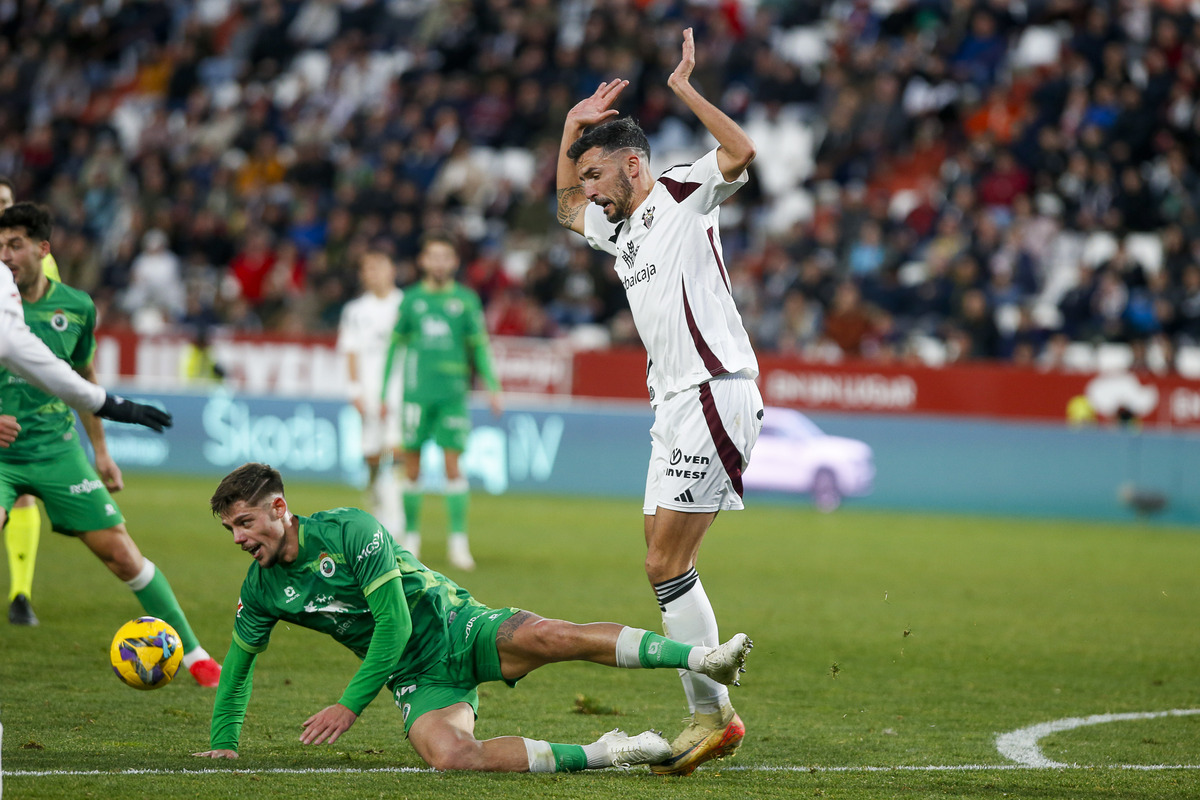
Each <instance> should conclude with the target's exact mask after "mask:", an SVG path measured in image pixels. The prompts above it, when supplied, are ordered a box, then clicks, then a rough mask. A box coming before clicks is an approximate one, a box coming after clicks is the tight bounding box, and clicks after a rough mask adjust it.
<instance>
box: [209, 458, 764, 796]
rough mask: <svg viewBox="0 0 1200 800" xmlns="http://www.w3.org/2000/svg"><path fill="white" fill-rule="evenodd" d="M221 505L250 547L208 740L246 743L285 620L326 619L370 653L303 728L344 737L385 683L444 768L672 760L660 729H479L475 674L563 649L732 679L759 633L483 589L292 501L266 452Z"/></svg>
mask: <svg viewBox="0 0 1200 800" xmlns="http://www.w3.org/2000/svg"><path fill="white" fill-rule="evenodd" d="M211 506H212V511H213V514H215V515H216V516H218V517H219V518H220V520H221V524H222V525H224V526H225V527H226V528H227V529H229V530H230V531H231V532H232V533H233V542H234V544H236V545H238V546H239V547H241V548H242V549H243V550H245V551H246V552H247V553H249V554H250V556H251V557H252V558H253V559H254V563H253V564H251V565H250V570H249V572H248V573H247V575H246V580H245V581H244V582H243V583H242V591H241V597H239V598H238V608H237V614H236V616H235V618H234V624H233V642H232V644H231V645H230V647H229V654H228V655H227V656H226V657H225V664H224V670H223V672H222V675H221V685H220V687H219V688H218V689H217V699H216V703H215V705H214V707H213V718H212V730H211V738H210V745H211V747H212V749H211V750H207V751H205V752H203V753H195V755H197V756H201V757H206V758H237V757H238V754H237V747H238V740H239V738H240V734H241V728H242V721H243V719H244V718H245V713H246V705H247V703H248V702H249V699H250V686H251V675H252V672H253V668H254V661H255V658H256V657H257V655H258V654H259V653H261V652H262V651H263V650H265V649H266V647H267V644H268V642H269V640H270V637H271V630H272V629H273V628H274V626H275V623H277V622H279V621H280V620H283V621H284V622H288V623H292V624H295V625H302V626H304V627H306V628H311V629H313V630H316V631H320V632H322V633H327V634H329V635H330V636H332V637H333V638H334V639H335V640H336V641H338V642H340V643H341V644H343V645H345V646H346V647H348V648H349V649H350V650H351V651H353V652H354V654H355V655H357V656H358V657H359V658H361V659H362V665H361V666H360V667H359V668H358V671H357V672H356V673H355V674H354V677H353V678H352V679H351V680H350V682H349V684H348V685H347V686H346V688H345V690H344V691H343V692H342V695H341V697H340V698H339V699H338V701H337V702H336V703H334V704H333V705H331V706H328V707H327V708H324V709H322V710H321V711H318V712H317V713H316V714H313V715H312V716H311V717H309V718H308V719H307V720H305V721H304V732H303V733H302V734H301V735H300V741H301V742H304V743H305V744H320V743H321V742H328V743H330V744H332V743H333V742H336V741H337V739H338V737H339V736H341V735H342V734H343V733H345V732H346V730H348V729H349V728H350V726H351V725H353V724H354V721H355V720H356V719H358V717H359V715H360V714H361V713H362V711H363V709H364V708H366V707H367V705H368V704H369V703H370V702H371V701H372V700H373V699H374V698H375V696H376V695H377V694H378V693H379V690H380V688H382V687H383V686H387V687H388V688H389V689H390V690H391V691H392V694H393V695H394V697H395V699H396V705H397V706H399V708H400V710H401V711H402V713H403V714H404V729H405V731H406V732H407V733H408V739H409V741H410V742H412V745H413V748H414V749H415V750H416V751H417V754H418V755H419V756H421V758H422V759H424V760H425V762H426V763H427V764H429V765H430V766H432V767H434V768H435V769H456V770H486V771H495V772H526V771H528V772H573V771H576V770H582V769H599V768H602V767H611V766H622V767H623V766H630V765H634V764H653V763H656V762H659V761H662V760H663V759H665V758H667V757H668V756H670V754H671V745H670V743H668V742H667V740H666V739H664V738H663V737H662V736H660V735H659V734H657V733H655V732H653V731H646V732H644V733H639V734H637V735H635V736H629V735H626V734H625V733H624V732H622V731H619V730H615V731H612V732H610V733H606V734H604V735H603V736H601V737H600V738H599V739H598V740H597V741H595V742H593V743H592V744H589V745H570V744H551V743H549V742H546V741H541V740H536V739H527V738H523V737H520V736H500V737H497V738H494V739H487V740H485V741H480V740H478V739H476V738H475V717H476V712H477V710H478V707H479V695H478V693H477V691H476V687H477V686H478V685H479V684H480V683H483V682H485V681H504V682H505V683H507V684H508V685H509V686H513V685H515V684H516V682H517V681H518V680H520V679H521V678H523V677H524V676H525V675H527V674H528V673H529V672H531V671H533V670H535V669H537V668H538V667H540V666H542V665H544V664H550V663H553V662H556V661H591V662H594V663H597V664H604V665H606V666H610V667H624V668H626V669H638V668H642V667H646V668H652V669H653V668H660V667H671V668H676V669H686V670H690V671H692V672H696V673H699V674H702V675H707V676H709V677H710V678H712V679H713V680H716V681H719V682H720V683H722V684H736V681H737V677H738V674H739V673H740V672H742V671H744V670H743V669H742V667H743V665H744V663H745V659H746V654H747V653H748V652H749V650H750V647H751V643H750V640H749V639H747V638H746V635H745V634H741V633H739V634H738V635H737V636H734V637H733V638H732V639H730V640H729V641H728V642H726V643H725V644H723V645H721V646H719V647H715V648H708V647H702V646H701V647H692V646H689V645H685V644H681V643H679V642H674V641H671V640H670V639H667V638H664V637H662V636H659V635H658V634H656V633H650V632H648V631H643V630H639V629H637V628H628V627H624V626H622V625H617V624H614V623H610V622H595V623H591V624H588V625H577V624H574V623H571V622H564V621H562V620H557V619H544V618H542V617H539V616H537V615H535V614H531V613H530V612H528V611H522V610H519V609H516V608H489V607H487V606H484V605H481V604H480V603H479V602H477V601H476V600H475V599H474V598H473V597H471V595H470V594H469V593H468V592H467V591H466V590H465V589H463V588H462V587H460V586H458V585H457V584H455V583H454V582H453V581H451V580H449V579H448V578H446V577H445V576H443V575H441V574H439V573H437V572H433V571H432V570H429V569H426V568H425V567H424V566H423V565H422V564H421V563H420V562H419V561H417V559H416V558H415V557H413V555H412V553H410V552H408V551H407V550H405V549H403V548H401V547H400V546H398V545H396V544H395V543H394V542H393V540H392V537H391V536H389V535H388V533H387V532H386V531H384V530H383V528H382V527H381V526H380V524H379V522H378V521H377V520H376V519H375V518H374V517H372V516H371V515H369V514H367V513H366V512H364V511H360V510H358V509H350V508H339V509H334V510H332V511H323V512H319V513H317V514H314V515H313V516H311V517H301V516H297V515H295V514H293V513H292V512H291V510H290V509H289V508H288V503H287V500H286V499H285V498H284V491H283V479H282V477H281V476H280V474H279V473H278V472H277V471H276V470H274V469H273V468H271V467H269V466H267V465H266V464H255V463H251V464H245V465H243V466H241V467H239V468H238V469H236V470H234V471H233V472H231V473H230V474H229V475H227V476H225V478H224V479H223V480H222V481H221V483H220V485H218V486H217V490H216V492H215V493H214V494H213V496H212V500H211Z"/></svg>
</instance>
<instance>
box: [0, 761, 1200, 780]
mask: <svg viewBox="0 0 1200 800" xmlns="http://www.w3.org/2000/svg"><path fill="white" fill-rule="evenodd" d="M1063 768H1066V769H1080V770H1099V769H1112V770H1137V771H1146V772H1158V771H1162V770H1195V769H1200V764H1100V765H1095V766H1088V765H1081V764H1070V765H1066V766H1065V767H1056V768H1055V769H1063ZM712 769H713V770H714V771H719V772H795V773H847V772H849V773H858V772H862V773H873V772H1010V771H1015V770H1032V769H1041V768H1040V767H1032V766H1028V765H1022V764H946V765H934V764H930V765H920V764H910V765H898V766H893V767H877V766H876V767H873V766H860V767H790V766H770V765H766V764H763V765H755V766H744V767H733V766H730V767H726V766H714V767H713V768H712ZM422 773H424V774H429V775H436V774H439V773H438V772H437V771H436V770H433V769H428V768H421V767H367V768H355V767H312V768H287V767H279V768H271V769H212V768H210V769H122V770H106V769H47V770H35V769H18V770H12V771H5V772H4V773H2V774H3V776H4V777H5V778H55V777H77V776H82V777H97V776H101V775H182V776H188V775H196V776H200V775H330V774H336V775H380V774H384V775H392V774H409V775H412V774H422Z"/></svg>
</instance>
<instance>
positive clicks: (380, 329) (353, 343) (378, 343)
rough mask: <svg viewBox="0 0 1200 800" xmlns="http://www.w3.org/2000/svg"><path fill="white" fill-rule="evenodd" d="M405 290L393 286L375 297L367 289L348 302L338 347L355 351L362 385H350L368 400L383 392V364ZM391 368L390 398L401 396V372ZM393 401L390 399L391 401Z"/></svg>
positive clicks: (344, 351) (341, 324)
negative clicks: (366, 291)
mask: <svg viewBox="0 0 1200 800" xmlns="http://www.w3.org/2000/svg"><path fill="white" fill-rule="evenodd" d="M403 297H404V292H402V291H400V290H399V289H392V291H391V292H389V293H388V294H387V296H386V297H376V296H375V295H374V294H371V293H370V292H368V293H367V294H364V295H362V296H360V297H357V298H355V299H354V300H351V301H350V302H349V303H346V306H345V308H343V309H342V318H341V322H340V323H339V324H338V340H337V346H338V350H340V351H342V352H343V353H354V355H355V359H356V360H357V362H358V381H359V386H357V387H351V388H350V392H351V394H352V395H353V396H352V397H351V398H350V399H352V400H353V399H355V397H362V398H363V399H365V400H367V401H371V400H377V399H378V398H379V397H381V396H382V394H383V368H384V366H385V364H386V362H387V352H388V345H389V344H390V343H391V340H392V330H393V329H394V328H395V327H396V317H397V315H398V314H399V312H400V300H401V299H402V298H403ZM402 371H403V370H398V369H395V370H392V382H391V386H389V387H388V399H389V401H391V400H392V399H393V398H394V399H395V402H397V403H398V402H399V400H400V373H401V372H402ZM390 404H391V403H390V402H389V405H390Z"/></svg>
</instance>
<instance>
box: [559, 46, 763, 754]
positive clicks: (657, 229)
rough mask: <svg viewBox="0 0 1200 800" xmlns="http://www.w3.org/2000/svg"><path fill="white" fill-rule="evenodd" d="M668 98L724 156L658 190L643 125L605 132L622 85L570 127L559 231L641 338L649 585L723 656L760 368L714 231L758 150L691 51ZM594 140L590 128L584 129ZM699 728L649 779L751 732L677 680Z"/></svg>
mask: <svg viewBox="0 0 1200 800" xmlns="http://www.w3.org/2000/svg"><path fill="white" fill-rule="evenodd" d="M683 37H684V38H683V57H682V59H681V61H680V63H679V66H677V67H676V68H675V71H674V72H673V73H672V74H671V76H670V78H669V79H668V80H667V85H668V86H670V88H671V89H672V90H673V91H674V92H675V94H676V96H678V97H679V98H680V99H681V100H682V101H683V102H684V103H685V104H686V105H687V107H688V108H689V109H690V110H691V111H692V113H694V114H695V115H696V117H697V118H698V119H699V120H700V122H701V123H703V124H704V127H705V128H707V129H708V132H709V133H711V134H712V135H713V137H714V138H715V139H716V140H717V143H718V147H717V148H716V149H715V150H713V151H711V152H709V153H708V154H707V155H705V156H703V157H702V158H700V159H699V160H698V161H696V162H695V163H694V164H686V165H681V166H675V167H671V168H670V169H668V170H667V171H666V172H664V173H663V174H662V175H661V176H659V177H658V178H657V179H656V178H655V177H654V175H653V174H652V173H651V171H650V146H649V143H648V142H647V141H646V136H645V134H644V133H643V132H642V130H641V128H639V127H638V125H637V123H636V122H634V121H633V120H630V119H610V118H612V117H616V116H617V114H618V112H617V111H616V110H615V109H613V108H611V106H612V104H613V103H614V102H615V101H616V99H617V97H618V95H619V94H620V93H621V91H622V90H623V89H624V88H625V87H626V86H627V85H628V84H629V82H628V81H625V80H616V81H613V82H611V83H602V84H600V87H599V88H598V89H597V90H596V92H595V94H593V95H592V96H591V97H589V98H587V99H586V100H583V101H581V102H580V103H579V104H578V105H576V106H575V107H574V108H572V109H571V111H570V112H569V113H568V114H567V119H566V124H565V127H564V130H563V139H562V146H561V148H560V150H559V157H558V221H559V224H561V225H562V226H563V227H566V228H570V229H571V230H573V231H576V232H577V233H580V234H583V236H584V237H585V238H586V239H587V241H588V244H590V245H591V246H592V247H594V248H596V249H598V250H603V251H605V252H607V253H610V254H612V255H614V256H616V257H617V260H616V271H617V275H618V277H620V279H621V281H622V282H623V283H624V285H625V293H626V295H627V296H628V298H629V306H630V309H631V310H632V312H633V319H634V322H635V324H636V325H637V329H638V333H639V334H640V335H641V338H642V341H643V343H645V345H646V352H647V355H648V356H649V360H648V365H647V375H646V379H647V384H648V388H649V392H650V404H651V406H652V407H653V408H654V425H653V427H652V428H651V429H650V437H651V451H650V467H649V471H648V474H647V477H646V497H645V502H644V506H643V513H644V515H645V516H644V521H645V534H646V550H647V554H646V576H647V577H648V578H649V580H650V582H651V584H652V585H653V586H654V591H655V594H656V595H657V597H658V603H659V607H660V608H661V610H662V618H663V629H664V632H665V633H666V634H667V635H668V636H670V637H671V638H673V639H677V640H679V641H683V642H687V643H689V644H705V645H708V646H714V645H716V644H717V643H718V633H717V621H716V616H715V615H714V613H713V609H712V604H711V603H709V600H708V597H707V596H706V595H705V593H704V588H703V586H702V585H701V583H700V579H699V576H698V575H697V573H696V557H697V554H698V552H699V549H700V543H701V541H702V540H703V538H704V534H705V532H706V531H707V530H708V528H709V526H710V525H711V524H712V522H713V520H714V519H715V518H716V515H717V512H718V511H720V510H722V509H741V508H742V507H743V506H742V470H743V469H744V468H745V466H746V464H747V463H749V458H750V450H751V449H752V448H753V447H754V443H755V441H756V440H757V439H758V433H759V430H761V428H762V409H763V404H762V396H761V395H760V394H759V391H758V388H757V386H756V385H755V380H754V379H755V378H756V377H757V376H758V360H757V359H756V358H755V356H754V351H753V350H752V349H751V347H750V340H749V337H748V336H747V335H746V330H745V328H744V326H743V325H742V320H741V317H740V315H739V314H738V311H737V308H736V307H735V305H734V302H733V296H732V294H731V292H730V282H729V275H728V272H727V270H726V269H725V262H724V257H723V256H722V251H721V238H720V234H719V231H718V226H717V215H718V211H719V209H718V206H719V205H720V203H721V201H723V200H725V199H726V198H727V197H729V196H730V195H732V194H733V193H734V192H735V191H737V189H738V188H739V187H741V186H742V185H743V184H744V183H745V182H746V180H747V175H746V168H747V166H749V164H750V162H751V161H752V160H753V159H754V155H755V151H754V143H753V142H752V141H751V140H750V138H749V137H748V136H747V135H746V133H745V131H743V130H742V129H741V128H740V127H739V126H738V125H737V123H735V122H734V121H733V120H732V119H730V118H729V117H728V116H727V115H726V114H724V113H723V112H722V111H721V110H720V109H718V108H717V107H716V106H714V105H712V104H711V103H709V102H708V101H707V100H705V99H704V98H703V97H702V96H701V95H700V94H699V92H697V91H696V89H695V88H694V87H693V86H692V85H691V83H690V80H689V78H690V76H691V72H692V69H693V67H694V66H695V45H694V42H693V38H692V31H691V29H690V28H689V29H687V30H686V31H684V34H683ZM590 126H595V127H591V128H590V130H587V131H586V133H585V129H588V128H589V127H590ZM681 677H682V679H683V686H684V692H685V694H686V695H687V699H688V706H689V708H690V710H691V712H692V718H691V721H690V723H689V724H688V726H687V727H686V728H685V729H684V730H683V732H682V733H680V734H679V736H678V737H676V739H675V741H674V742H673V743H672V756H671V758H670V759H668V760H667V761H666V762H664V763H663V764H658V765H655V766H653V767H652V769H653V770H654V771H655V772H657V773H660V774H675V775H687V774H690V773H691V772H692V771H693V770H695V769H696V767H697V766H699V765H700V764H702V763H703V762H705V761H708V760H709V759H712V758H720V757H724V756H727V755H730V754H732V753H733V752H734V750H736V749H737V747H738V745H739V744H741V741H742V737H743V736H744V734H745V726H744V725H743V724H742V721H741V718H740V717H738V715H737V714H736V713H735V712H734V710H733V707H732V705H731V704H730V702H729V693H728V690H727V689H726V688H725V687H724V686H720V685H718V684H716V683H714V682H712V681H710V680H708V679H706V678H704V677H703V676H699V679H693V677H692V676H690V675H682V674H681Z"/></svg>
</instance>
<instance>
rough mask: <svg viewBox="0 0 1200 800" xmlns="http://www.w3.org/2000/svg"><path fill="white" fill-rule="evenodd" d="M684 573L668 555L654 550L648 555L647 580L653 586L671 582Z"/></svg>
mask: <svg viewBox="0 0 1200 800" xmlns="http://www.w3.org/2000/svg"><path fill="white" fill-rule="evenodd" d="M682 571H683V570H679V569H678V568H677V565H676V564H675V563H674V561H673V560H672V559H671V558H669V557H668V556H667V554H666V553H662V552H659V551H657V550H653V549H652V550H650V552H648V553H646V578H647V579H648V580H649V581H650V584H651V585H654V584H658V583H662V582H663V581H666V580H670V579H671V578H674V577H676V576H678V575H679V574H680V573H681V572H682Z"/></svg>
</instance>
